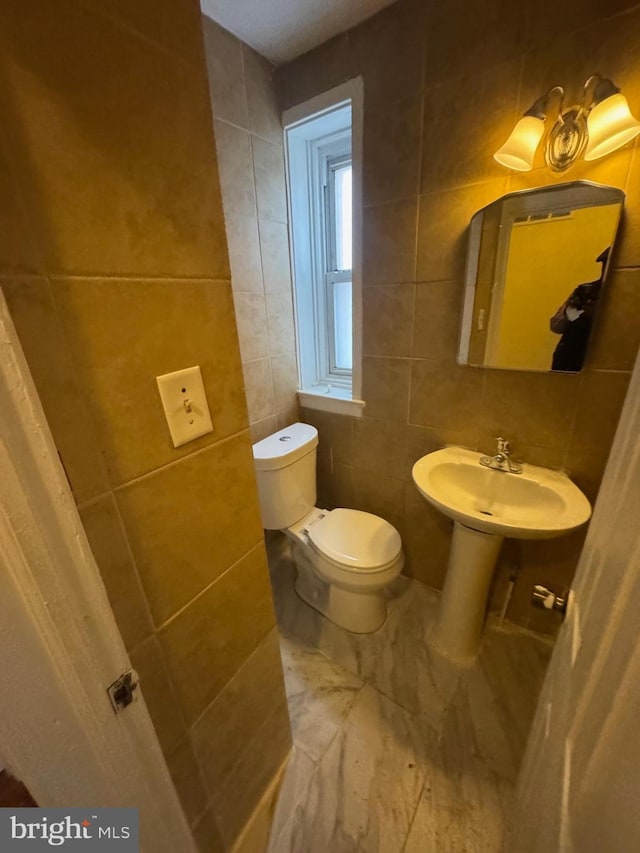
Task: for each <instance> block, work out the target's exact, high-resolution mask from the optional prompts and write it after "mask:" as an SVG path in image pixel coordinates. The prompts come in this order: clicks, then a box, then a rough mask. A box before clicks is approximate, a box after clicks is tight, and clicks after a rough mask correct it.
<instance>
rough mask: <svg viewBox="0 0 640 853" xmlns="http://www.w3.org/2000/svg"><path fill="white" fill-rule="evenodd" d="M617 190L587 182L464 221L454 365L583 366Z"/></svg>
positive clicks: (619, 202) (502, 203)
mask: <svg viewBox="0 0 640 853" xmlns="http://www.w3.org/2000/svg"><path fill="white" fill-rule="evenodd" d="M623 203H624V193H623V192H622V190H619V189H615V188H613V187H602V186H598V185H597V184H591V183H587V182H581V181H578V182H574V183H570V184H560V185H557V186H553V187H543V188H541V189H535V190H526V191H524V192H518V193H512V194H510V195H506V196H503V197H502V198H500V199H498V200H497V201H495V202H493V203H492V204H490V205H488V206H487V207H485V208H483V209H482V210H480V211H478V213H476V214H475V216H474V217H473V219H472V220H471V226H470V233H469V249H468V255H467V270H466V284H465V299H464V308H463V316H462V328H461V334H460V348H459V352H458V361H459V362H460V363H461V364H471V365H477V366H483V367H499V368H503V369H511V370H538V371H548V370H557V371H568V372H577V371H579V370H580V369H581V368H582V365H583V363H584V358H585V355H586V351H587V346H588V342H589V337H590V334H591V330H592V327H593V322H594V318H595V316H596V312H597V310H598V306H599V304H600V297H601V295H602V287H603V284H604V282H605V279H606V274H607V271H608V266H609V258H610V255H611V249H612V248H613V245H614V241H615V236H616V232H617V230H618V225H619V222H620V216H621V213H622V206H623Z"/></svg>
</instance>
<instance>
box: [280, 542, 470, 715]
mask: <svg viewBox="0 0 640 853" xmlns="http://www.w3.org/2000/svg"><path fill="white" fill-rule="evenodd" d="M277 548H278V550H277V552H276V554H274V553H273V551H272V550H271V551H270V554H269V563H270V570H271V577H272V583H273V585H274V599H275V603H276V613H277V617H278V626H279V628H280V631H281V632H282V633H283V634H284V636H290V637H295V638H297V639H299V640H302V641H303V642H305V643H307V644H309V645H311V646H314V647H315V648H317V649H319V650H320V651H321V652H323V653H324V654H325V655H326V656H327V657H329V658H331V659H332V660H334V661H336V662H337V663H339V664H340V665H341V666H343V667H344V668H345V669H347V670H349V671H350V672H353V673H354V674H356V675H359V676H360V677H361V678H363V679H364V680H365V681H367V682H369V683H370V684H373V685H374V686H375V687H376V688H377V689H378V690H380V691H381V692H382V693H384V694H385V695H386V696H388V697H389V698H390V699H392V700H393V701H394V702H396V703H397V704H399V705H402V707H404V708H406V709H407V710H409V711H412V712H414V713H416V712H418V711H423V712H424V713H427V714H428V715H429V719H430V724H431V725H432V726H433V727H434V728H438V727H439V726H440V725H441V724H442V720H443V718H444V710H445V708H446V706H447V704H448V702H449V700H450V698H451V696H452V695H453V693H454V691H455V688H456V685H457V681H458V678H459V672H458V670H457V669H456V667H455V666H453V665H452V664H451V663H450V662H448V661H447V660H445V659H443V658H442V657H440V656H439V655H438V654H437V653H434V652H433V651H432V650H431V649H430V648H429V646H428V645H427V643H426V642H425V640H426V637H427V635H428V633H429V631H430V629H431V626H432V624H433V621H434V619H435V613H436V608H437V603H438V595H437V593H435V592H434V591H433V590H430V589H429V588H428V587H425V586H423V585H422V584H417V583H415V582H412V581H410V580H409V579H408V578H404V577H401V578H399V579H398V581H397V582H396V584H394V586H393V587H392V588H391V589H390V591H389V593H388V601H387V620H386V622H385V624H384V625H383V626H382V627H381V628H380V629H379V630H378V631H376V632H374V633H373V634H352V633H350V632H349V631H345V630H344V629H343V628H340V627H339V626H338V625H334V624H333V623H332V622H329V621H328V620H327V619H325V618H324V617H323V616H321V615H320V614H319V613H317V612H316V611H315V610H313V608H311V607H309V606H308V605H307V604H305V602H303V601H302V600H301V599H300V598H299V597H298V596H297V595H296V592H295V589H294V582H295V577H296V570H295V565H294V563H293V560H292V559H291V556H290V554H289V552H288V548H287V544H286V540H285V542H284V543H277Z"/></svg>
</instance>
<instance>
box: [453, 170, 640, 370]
mask: <svg viewBox="0 0 640 853" xmlns="http://www.w3.org/2000/svg"><path fill="white" fill-rule="evenodd" d="M566 189H575V190H576V194H577V196H578V197H579V199H580V206H581V207H588V206H590V205H589V204H587V203H585V202H587V201H588V200H589V199H592V200H593V206H600V205H606V204H614V203H619V204H620V217H619V218H618V224H617V226H616V232H615V236H614V242H613V243H612V245H615V239H617V236H618V234H619V231H620V223H621V221H622V212H623V210H624V202H625V199H626V195H625V192H624V190H622V189H620V188H619V187H610V186H606V185H604V184H597V183H594V182H593V181H568V182H566V183H562V184H547V185H546V186H543V187H533V188H531V189H525V190H516V191H514V192H511V193H506V194H505V195H503V196H500V198H497V199H495V201H492V202H490V203H489V204H487V205H485V207H483V208H481V209H480V210H478V211H476V213H474V215H473V216H472V217H471V222H470V224H469V231H468V242H467V259H466V266H465V273H464V292H463V303H462V317H461V322H460V335H459V338H458V354H457V363H458V364H461V365H465V366H467V367H483V368H487V369H491V370H520V371H524V372H529V371H527V368H522V367H514V368H510V367H495V366H493V365H490V364H475V363H473V364H472V363H470V362H469V346H470V342H471V332H472V325H473V312H474V306H475V296H476V284H477V277H478V266H479V261H480V250H481V246H482V226H483V222H484V217H485V214H486V213H487V211H489V210H490V209H491V208H493V207H495V206H496V205H501V204H504V203H505V202H508V201H510V200H512V199H517V198H522V199H529V200H531V204H530V205H529V207H530V210H527V205H526V204H525V206H524V211H523V212H524V213H525V214H526V213H527V212H528V213H536V212H539V210H541V209H542V207H541V205H540V202H539V198H540V196H542V195H544V194H549V193H551V192H555V191H558V190H566ZM536 202H538V204H537V205H536ZM610 265H611V257H609V259H608V261H607V266H606V270H605V281H606V279H607V277H608V274H609V268H610ZM530 372H535V373H544V372H545V371H539V370H533V369H530ZM548 372H549V373H551V371H548Z"/></svg>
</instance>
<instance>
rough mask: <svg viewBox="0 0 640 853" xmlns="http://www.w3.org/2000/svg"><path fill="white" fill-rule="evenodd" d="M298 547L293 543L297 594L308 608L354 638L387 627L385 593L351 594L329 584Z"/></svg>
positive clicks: (346, 590) (377, 591)
mask: <svg viewBox="0 0 640 853" xmlns="http://www.w3.org/2000/svg"><path fill="white" fill-rule="evenodd" d="M296 546H297V543H293V548H292V552H293V559H294V561H295V564H296V568H297V570H298V577H297V579H296V582H295V590H296V592H297V594H298V595H299V596H300V598H301V599H302V600H303V601H304V602H305V603H306V604H308V605H309V607H313V609H314V610H317V611H318V613H321V614H322V615H323V616H324V617H326V618H327V619H328V620H329V621H330V622H333V623H334V624H336V625H339V626H340V627H341V628H344V629H345V630H346V631H351V633H353V634H371V633H373V632H374V631H377V630H378V629H379V628H381V627H382V626H383V625H384V623H385V620H386V618H387V603H386V599H385V597H384V593H383V591H382V590H375V591H372V592H369V591H366V592H352V591H351V590H348V589H342V588H341V587H338V586H336V585H335V584H329V583H327V582H326V581H324V580H322V578H320V577H318V575H317V574H316V572H315V570H314V569H313V566H312V565H311V563H310V561H309V560H308V558H307V557H306V555H305V554H304V552H303V550H302V548H301V547H300V546H297V547H296Z"/></svg>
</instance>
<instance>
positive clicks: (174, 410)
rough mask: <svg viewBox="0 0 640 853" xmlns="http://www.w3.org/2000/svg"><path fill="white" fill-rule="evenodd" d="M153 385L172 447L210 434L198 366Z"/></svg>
mask: <svg viewBox="0 0 640 853" xmlns="http://www.w3.org/2000/svg"><path fill="white" fill-rule="evenodd" d="M156 382H157V383H158V391H159V392H160V399H161V400H162V408H163V410H164V415H165V418H166V419H167V424H168V426H169V432H170V433H171V439H172V441H173V446H174V447H180V445H182V444H186V443H187V442H188V441H193V439H194V438H199V437H200V436H201V435H206V434H207V433H208V432H212V431H213V424H212V423H211V415H210V413H209V405H208V403H207V397H206V394H205V390H204V383H203V381H202V374H201V373H200V368H199V367H198V366H196V367H187V368H185V369H184V370H176V371H175V372H174V373H165V374H164V375H162V376H157V377H156Z"/></svg>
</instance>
